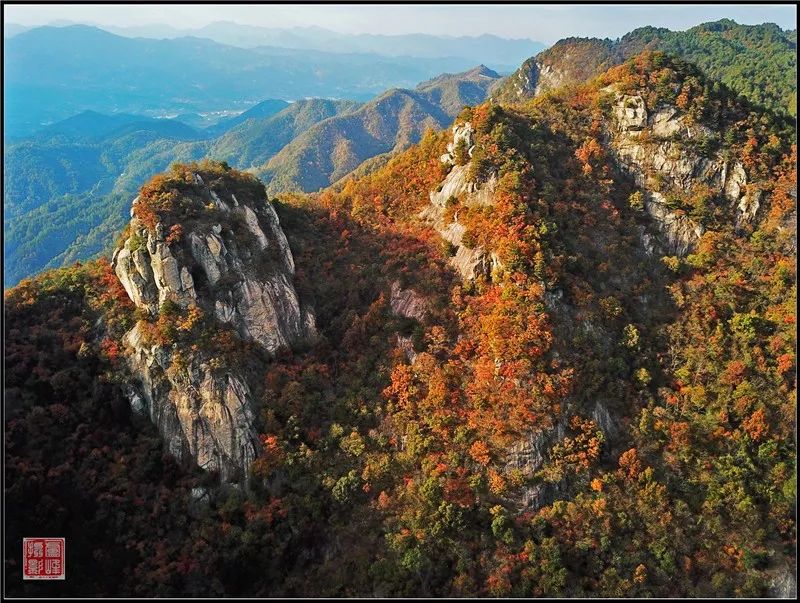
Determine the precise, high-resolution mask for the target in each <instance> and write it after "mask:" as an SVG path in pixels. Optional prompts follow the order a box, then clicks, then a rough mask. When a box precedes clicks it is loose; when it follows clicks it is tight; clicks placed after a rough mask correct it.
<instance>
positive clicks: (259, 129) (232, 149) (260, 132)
mask: <svg viewBox="0 0 800 603" xmlns="http://www.w3.org/2000/svg"><path fill="white" fill-rule="evenodd" d="M359 106H360V104H359V103H357V102H355V101H337V100H327V99H318V98H315V99H308V100H300V101H296V102H294V103H292V104H291V105H289V106H288V107H286V108H285V109H284V110H283V111H280V112H279V113H277V114H275V115H273V116H267V117H268V118H267V119H263V118H252V117H251V118H245V119H243V120H239V123H238V124H236V125H235V126H232V127H225V128H224V129H225V130H226V132H225V133H224V134H223V135H222V136H220V137H218V138H217V139H216V140H215V141H214V142H213V143H212V145H211V146H210V148H209V150H208V156H209V157H213V158H214V159H217V160H221V161H227V162H228V163H230V164H231V165H235V166H238V167H240V168H250V167H257V166H261V165H263V164H264V163H266V162H267V161H268V160H269V159H270V158H272V156H274V155H275V154H276V153H278V152H279V151H280V150H281V149H282V148H283V147H285V146H286V145H287V144H289V143H290V142H291V141H292V140H293V139H295V138H296V137H297V136H299V135H300V134H302V133H303V132H306V131H307V130H309V129H310V128H311V127H312V126H314V124H317V123H319V122H321V121H323V120H325V119H327V118H329V117H333V116H336V115H342V114H347V113H350V112H352V111H354V110H355V109H356V108H358V107H359ZM243 115H244V114H243Z"/></svg>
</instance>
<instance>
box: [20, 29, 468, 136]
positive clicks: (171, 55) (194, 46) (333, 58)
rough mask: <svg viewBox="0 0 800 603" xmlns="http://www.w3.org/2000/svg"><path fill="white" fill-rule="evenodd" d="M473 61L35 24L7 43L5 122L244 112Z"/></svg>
mask: <svg viewBox="0 0 800 603" xmlns="http://www.w3.org/2000/svg"><path fill="white" fill-rule="evenodd" d="M472 64H474V63H472V62H471V61H466V60H464V59H460V58H447V57H445V58H414V57H386V56H382V55H378V54H363V53H361V54H355V53H326V52H321V51H315V50H294V49H285V48H273V47H259V48H252V49H244V48H238V47H234V46H226V45H222V44H218V43H216V42H212V41H211V40H207V39H201V38H179V39H173V40H153V39H146V38H124V37H121V36H116V35H113V34H111V33H108V32H106V31H103V30H100V29H97V28H93V27H87V26H78V25H76V26H70V27H39V28H35V29H32V30H30V31H27V32H23V33H21V34H19V35H16V36H14V37H12V38H10V39H7V40H6V41H5V43H4V67H5V69H4V71H5V79H4V86H5V87H4V99H5V123H4V125H5V128H4V130H5V134H6V135H7V136H21V135H25V134H28V133H31V132H33V131H34V130H37V129H39V128H40V127H41V125H42V124H43V123H48V122H53V121H57V120H60V119H65V118H67V117H69V116H70V115H74V114H75V113H78V112H79V111H83V110H87V109H89V110H93V111H98V112H101V113H116V112H123V113H136V114H150V115H155V116H158V115H165V114H178V113H185V112H200V111H212V110H222V109H227V110H233V109H237V108H238V109H240V110H241V109H244V108H247V107H248V106H251V105H252V104H253V103H254V102H257V101H261V100H263V99H264V97H265V96H267V95H268V96H269V97H271V98H276V99H285V100H293V99H297V98H306V97H312V96H315V97H337V98H349V99H359V100H366V99H368V98H370V97H372V96H374V95H375V94H377V93H379V92H381V91H383V90H385V89H386V88H389V87H391V86H410V85H414V84H416V83H417V82H419V81H421V80H424V79H426V78H429V77H432V76H434V75H436V74H438V73H442V72H443V71H450V70H460V69H466V68H468V67H469V66H470V65H472ZM265 91H268V94H265Z"/></svg>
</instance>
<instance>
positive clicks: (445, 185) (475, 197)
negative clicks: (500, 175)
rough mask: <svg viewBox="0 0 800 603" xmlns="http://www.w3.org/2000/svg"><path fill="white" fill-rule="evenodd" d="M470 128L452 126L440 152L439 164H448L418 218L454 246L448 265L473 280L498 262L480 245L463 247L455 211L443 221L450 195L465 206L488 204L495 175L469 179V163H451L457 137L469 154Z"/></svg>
mask: <svg viewBox="0 0 800 603" xmlns="http://www.w3.org/2000/svg"><path fill="white" fill-rule="evenodd" d="M472 134H473V129H472V125H471V124H470V123H469V122H465V123H464V124H461V125H458V124H457V125H455V126H453V142H451V143H449V144H448V146H447V148H448V152H447V153H445V154H444V155H442V157H441V161H442V163H444V164H446V165H449V166H452V167H451V169H450V172H449V173H448V174H447V176H446V177H445V179H444V181H442V183H441V185H440V186H439V189H438V190H436V191H431V193H430V200H431V204H430V205H429V206H427V207H426V208H425V209H423V210H422V212H421V213H420V218H422V219H423V220H426V221H428V222H430V223H431V224H432V225H433V227H434V228H435V229H436V230H437V231H438V232H439V234H440V235H441V236H442V238H443V239H445V240H446V241H448V242H449V243H450V244H451V245H453V246H454V247H455V248H456V253H455V255H453V257H451V258H450V263H451V265H452V266H453V267H454V268H456V269H457V270H458V271H459V272H460V273H461V276H462V277H463V278H464V279H465V280H475V279H476V278H477V277H478V276H480V275H483V276H486V277H491V274H492V271H493V270H497V269H501V268H502V264H501V262H500V260H499V258H498V257H497V255H496V254H494V253H488V252H487V251H486V250H484V249H483V247H480V246H478V247H475V248H471V247H467V246H466V245H464V244H463V242H462V239H463V236H464V231H465V229H464V226H463V225H462V224H460V223H459V221H458V213H457V212H456V214H455V216H454V217H453V219H452V220H451V221H449V222H448V221H447V220H446V210H447V204H448V201H449V200H450V198H451V197H453V198H457V199H460V201H461V203H462V205H464V206H465V207H470V206H477V205H491V204H492V202H493V201H492V199H493V195H494V191H495V188H496V186H497V177H496V176H495V175H492V176H491V177H490V178H489V179H488V180H487V181H486V182H483V183H475V182H469V180H468V175H469V165H455V163H454V158H453V151H454V149H455V147H456V145H457V144H458V141H459V140H462V139H463V140H466V141H467V145H468V147H469V150H470V156H471V155H472V150H473V149H474V146H475V145H474V140H473V136H472Z"/></svg>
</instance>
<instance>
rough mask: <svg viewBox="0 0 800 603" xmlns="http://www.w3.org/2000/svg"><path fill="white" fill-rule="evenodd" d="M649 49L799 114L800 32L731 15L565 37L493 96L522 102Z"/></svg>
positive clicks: (773, 106)
mask: <svg viewBox="0 0 800 603" xmlns="http://www.w3.org/2000/svg"><path fill="white" fill-rule="evenodd" d="M645 49H649V50H662V51H664V52H668V53H671V54H674V55H676V56H679V57H681V58H683V59H685V60H687V61H689V62H691V63H694V64H695V65H697V66H698V67H700V69H701V70H703V72H704V73H706V74H707V75H708V76H710V77H712V78H714V79H716V80H719V81H720V82H722V83H724V84H726V85H727V86H729V87H730V88H731V89H733V90H735V91H736V92H738V93H739V94H741V95H743V96H744V97H745V98H747V99H749V100H750V101H752V102H754V103H756V104H759V105H761V106H764V107H766V108H768V109H772V110H778V111H785V112H787V113H788V114H789V115H796V114H797V97H796V90H795V81H794V78H793V75H792V74H793V73H794V72H795V71H796V68H797V39H796V32H795V33H794V34H793V32H787V31H784V30H782V29H781V28H780V27H778V26H777V25H775V24H772V23H766V24H763V25H739V24H737V23H735V22H734V21H731V20H730V19H723V20H721V21H716V22H712V23H704V24H702V25H698V26H697V27H693V28H691V29H688V30H686V31H670V30H668V29H664V28H655V27H644V28H640V29H637V30H634V31H632V32H631V33H629V34H626V35H625V36H623V37H622V38H620V39H618V40H614V41H612V40H598V39H594V38H592V39H587V38H567V39H565V40H561V41H559V42H558V43H557V44H555V45H554V46H553V47H551V48H548V49H547V50H545V51H543V52H541V53H539V54H538V55H537V56H536V57H534V58H531V59H528V60H527V61H525V63H523V65H522V66H521V67H520V68H519V69H518V70H517V71H516V72H515V73H514V74H512V75H511V76H509V78H508V79H507V81H506V82H505V83H504V84H503V86H502V87H500V88H499V89H498V90H497V91H496V94H495V98H496V99H497V100H498V102H520V101H522V100H525V99H528V98H531V97H532V96H534V95H536V94H538V93H540V92H543V91H545V90H549V89H552V88H555V87H558V86H561V85H565V84H575V83H580V82H585V81H587V80H589V79H591V78H592V77H594V76H596V75H599V74H600V73H602V72H603V71H605V70H606V69H608V68H609V67H610V66H612V65H617V64H620V63H622V62H624V61H625V60H627V59H628V58H630V57H632V56H634V55H636V54H638V53H640V52H642V51H643V50H645Z"/></svg>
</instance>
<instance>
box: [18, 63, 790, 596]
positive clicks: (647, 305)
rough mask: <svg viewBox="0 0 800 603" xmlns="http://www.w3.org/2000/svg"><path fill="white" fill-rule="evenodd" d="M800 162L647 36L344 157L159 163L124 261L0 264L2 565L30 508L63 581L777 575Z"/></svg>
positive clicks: (454, 587)
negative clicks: (39, 266)
mask: <svg viewBox="0 0 800 603" xmlns="http://www.w3.org/2000/svg"><path fill="white" fill-rule="evenodd" d="M416 94H418V95H422V93H420V92H417V93H416ZM410 97H411V95H410V93H409V95H408V96H407V97H405V98H410ZM398 98H400V99H401V100H402V99H403V98H404V97H403V96H402V95H401V96H399V97H398ZM413 100H414V102H419V98H416V99H413ZM408 102H412V101H410V100H409V101H408ZM360 110H361V109H359V111H360ZM337 119H338V118H337ZM796 162H797V157H796V131H795V124H794V123H793V120H791V119H789V118H788V117H786V116H785V115H780V114H776V113H774V112H770V111H765V110H763V109H762V108H759V107H755V106H753V105H752V104H750V103H749V102H747V101H746V100H743V99H742V97H741V96H739V95H737V94H736V93H735V92H733V91H731V90H730V89H729V88H728V87H727V86H725V85H723V84H719V83H718V82H715V81H713V80H711V79H709V78H707V77H706V76H705V75H704V74H703V73H702V72H701V71H700V70H699V69H698V68H696V67H695V66H693V65H691V64H689V63H686V62H684V61H682V60H680V59H677V58H674V57H670V56H668V55H665V54H663V53H661V52H651V51H646V52H643V53H642V54H640V55H637V56H635V57H633V58H632V59H631V60H629V61H626V62H625V63H623V64H622V65H619V66H616V67H612V68H611V69H609V70H607V71H606V72H604V73H602V74H600V75H599V76H598V77H597V78H594V79H593V80H591V81H590V82H588V83H585V84H580V85H576V86H568V87H564V88H560V89H556V90H552V91H551V92H550V93H549V94H544V95H541V96H539V97H538V98H537V99H536V100H534V102H531V103H527V104H524V105H503V104H497V103H489V102H485V103H482V104H480V105H478V106H475V107H469V108H466V109H464V110H462V111H461V112H460V113H459V115H458V117H457V118H456V119H455V120H454V121H453V122H452V124H451V125H450V127H448V128H447V129H446V130H442V131H438V132H437V131H431V132H429V133H427V134H426V135H425V136H423V138H422V139H421V140H420V142H419V143H418V144H414V145H411V146H410V147H409V148H407V149H406V150H405V151H403V152H400V153H397V154H395V155H394V156H393V157H392V158H390V159H389V160H388V161H387V162H386V163H385V164H384V165H383V166H382V167H380V168H378V169H376V170H375V171H372V172H371V173H369V174H367V175H365V176H363V177H361V178H358V179H350V180H349V181H348V182H347V183H346V184H344V185H343V186H342V187H341V189H340V190H324V191H322V192H321V193H319V194H313V195H300V194H294V195H284V196H283V197H282V201H275V200H274V199H270V198H268V197H267V196H266V195H265V194H264V186H263V184H262V183H260V182H259V181H258V180H257V179H256V178H255V177H253V176H252V175H249V174H245V173H241V172H238V171H236V170H232V169H230V168H229V167H228V166H226V165H225V164H222V163H215V162H210V161H205V162H200V163H189V164H186V165H176V166H173V167H172V168H171V169H170V171H169V172H167V173H165V174H161V175H158V176H156V177H154V178H152V179H150V180H149V181H147V182H144V183H143V185H142V187H141V189H140V191H139V195H138V198H137V199H136V200H135V202H133V204H132V207H131V209H132V215H131V218H130V222H129V223H128V226H127V227H126V228H125V229H124V230H123V232H122V233H121V235H120V237H119V240H118V242H117V244H116V245H115V252H114V255H113V257H112V260H111V262H109V261H108V259H105V258H104V259H101V260H97V261H92V262H88V263H86V264H83V265H75V266H71V267H67V268H61V269H59V270H53V271H48V272H46V273H43V274H41V275H39V276H37V277H35V278H33V279H26V280H25V281H23V282H22V283H20V284H19V285H18V286H17V287H14V288H12V289H11V290H9V291H8V292H7V293H6V295H5V311H6V315H5V323H4V329H5V330H4V336H5V345H6V356H5V364H6V366H5V369H6V373H5V378H6V385H5V387H6V389H5V395H6V420H7V431H8V433H7V437H6V458H5V466H6V475H5V477H6V517H7V520H8V522H7V526H6V531H5V538H6V541H5V544H6V545H7V547H6V548H7V550H8V551H9V553H8V554H9V559H8V561H7V562H8V564H9V565H10V566H12V567H18V566H19V564H20V563H21V558H20V556H19V555H20V547H19V546H12V545H13V544H14V543H18V541H19V539H20V538H22V537H23V535H24V534H30V533H33V532H34V531H35V530H38V531H41V532H42V533H49V534H65V535H66V536H67V537H68V538H69V539H70V542H71V543H72V544H71V545H70V546H71V547H72V548H71V550H72V551H73V552H72V553H71V555H73V558H75V559H83V558H87V559H89V558H91V559H93V560H94V562H93V563H85V564H84V563H76V564H75V565H74V566H71V567H74V569H72V570H71V572H72V573H71V578H70V579H69V580H68V581H65V582H63V583H62V584H60V585H59V586H58V588H59V593H60V594H62V595H69V596H81V595H83V596H87V595H97V594H99V595H106V596H155V595H160V596H180V595H185V596H199V595H205V596H211V595H213V596H220V597H221V596H241V597H247V596H276V597H286V596H306V597H308V596H310V597H314V596H319V597H328V596H331V597H332V596H373V595H374V596H386V597H389V596H394V597H410V596H431V597H433V596H442V597H445V596H447V597H463V596H494V597H520V598H522V597H526V598H528V597H609V598H610V597H645V596H651V597H705V596H725V597H734V596H740V597H749V598H754V597H769V596H773V597H789V598H793V597H794V596H795V595H796V582H795V581H794V567H795V566H796V550H795V547H794V542H795V535H796V518H795V504H796V457H797V455H796V441H795V437H794V417H795V415H796V371H795V369H796V354H795V352H796V329H795V326H796V253H797V234H796V233H797V230H796V219H797V215H796V199H797V175H796ZM251 461H252V462H251ZM8 577H9V583H8V589H9V592H11V593H12V594H15V595H16V594H19V593H25V592H27V591H26V586H27V584H29V583H26V582H24V581H23V580H22V577H21V576H20V575H19V573H18V572H10V573H9V574H8Z"/></svg>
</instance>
